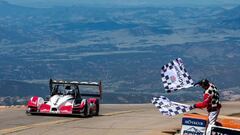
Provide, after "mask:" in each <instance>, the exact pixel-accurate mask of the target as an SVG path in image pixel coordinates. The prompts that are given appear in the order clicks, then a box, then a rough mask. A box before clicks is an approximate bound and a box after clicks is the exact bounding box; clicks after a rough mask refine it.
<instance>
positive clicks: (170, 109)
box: [152, 96, 193, 116]
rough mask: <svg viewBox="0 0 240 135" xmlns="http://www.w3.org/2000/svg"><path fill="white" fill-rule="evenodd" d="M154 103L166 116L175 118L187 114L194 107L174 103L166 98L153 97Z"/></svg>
mask: <svg viewBox="0 0 240 135" xmlns="http://www.w3.org/2000/svg"><path fill="white" fill-rule="evenodd" d="M152 103H153V104H154V105H155V107H157V108H158V109H159V111H160V112H161V113H162V114H163V115H164V116H175V115H178V114H182V113H185V112H189V111H191V110H192V109H193V107H192V106H190V105H186V104H181V103H177V102H172V101H170V100H169V99H168V98H166V97H164V96H160V97H153V98H152Z"/></svg>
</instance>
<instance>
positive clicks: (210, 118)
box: [206, 109, 220, 135]
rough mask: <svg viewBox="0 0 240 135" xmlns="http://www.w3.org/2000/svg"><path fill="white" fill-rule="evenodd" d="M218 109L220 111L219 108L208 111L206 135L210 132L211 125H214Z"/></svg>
mask: <svg viewBox="0 0 240 135" xmlns="http://www.w3.org/2000/svg"><path fill="white" fill-rule="evenodd" d="M219 111H220V109H218V110H217V111H212V112H209V113H208V127H207V131H206V135H210V134H211V128H212V126H213V125H215V123H216V121H217V117H218V114H219Z"/></svg>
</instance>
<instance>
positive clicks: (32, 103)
mask: <svg viewBox="0 0 240 135" xmlns="http://www.w3.org/2000/svg"><path fill="white" fill-rule="evenodd" d="M43 103H44V99H43V98H41V97H38V96H33V97H31V98H30V100H29V101H28V103H27V110H26V113H27V114H29V113H32V112H37V111H38V109H39V107H40V106H41V105H42V104H43Z"/></svg>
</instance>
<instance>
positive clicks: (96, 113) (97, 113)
mask: <svg viewBox="0 0 240 135" xmlns="http://www.w3.org/2000/svg"><path fill="white" fill-rule="evenodd" d="M99 110H100V106H99V100H98V99H97V100H96V112H95V116H98V115H99Z"/></svg>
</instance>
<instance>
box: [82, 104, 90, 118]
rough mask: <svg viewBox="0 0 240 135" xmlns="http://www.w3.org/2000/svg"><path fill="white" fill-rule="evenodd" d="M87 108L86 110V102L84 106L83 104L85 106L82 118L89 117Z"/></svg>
mask: <svg viewBox="0 0 240 135" xmlns="http://www.w3.org/2000/svg"><path fill="white" fill-rule="evenodd" d="M88 110H89V108H88V103H87V101H86V104H85V106H84V111H83V115H84V117H88V116H89V111H88Z"/></svg>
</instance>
